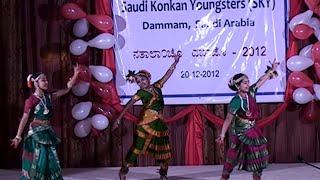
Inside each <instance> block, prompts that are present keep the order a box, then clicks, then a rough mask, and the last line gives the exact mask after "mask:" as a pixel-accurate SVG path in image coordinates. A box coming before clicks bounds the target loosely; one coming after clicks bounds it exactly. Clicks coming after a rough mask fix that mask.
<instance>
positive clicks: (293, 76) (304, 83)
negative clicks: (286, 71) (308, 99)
mask: <svg viewBox="0 0 320 180" xmlns="http://www.w3.org/2000/svg"><path fill="white" fill-rule="evenodd" d="M288 80H289V82H290V83H291V84H292V85H293V86H294V87H312V86H313V84H314V82H313V81H312V80H311V79H310V78H309V77H308V76H307V75H305V74H304V73H303V72H299V71H294V72H291V73H290V75H289V78H288Z"/></svg>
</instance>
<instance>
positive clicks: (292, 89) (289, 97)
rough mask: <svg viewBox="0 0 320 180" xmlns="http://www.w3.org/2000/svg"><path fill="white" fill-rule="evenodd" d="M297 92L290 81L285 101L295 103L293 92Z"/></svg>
mask: <svg viewBox="0 0 320 180" xmlns="http://www.w3.org/2000/svg"><path fill="white" fill-rule="evenodd" d="M294 90H295V88H294V87H293V85H292V84H291V83H290V82H289V81H288V83H287V87H286V92H285V97H284V98H285V101H286V102H288V103H293V102H294V101H293V98H292V95H293V91H294Z"/></svg>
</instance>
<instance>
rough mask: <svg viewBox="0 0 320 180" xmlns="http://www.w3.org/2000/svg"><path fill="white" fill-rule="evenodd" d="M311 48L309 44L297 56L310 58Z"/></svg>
mask: <svg viewBox="0 0 320 180" xmlns="http://www.w3.org/2000/svg"><path fill="white" fill-rule="evenodd" d="M312 46H313V44H309V45H307V46H305V47H304V48H302V49H301V50H300V52H299V55H300V56H303V57H308V58H311V57H312V54H311V49H312Z"/></svg>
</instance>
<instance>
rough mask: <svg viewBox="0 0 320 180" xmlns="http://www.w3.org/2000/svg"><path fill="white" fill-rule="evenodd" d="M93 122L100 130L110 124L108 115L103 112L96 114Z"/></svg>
mask: <svg viewBox="0 0 320 180" xmlns="http://www.w3.org/2000/svg"><path fill="white" fill-rule="evenodd" d="M91 124H92V126H93V127H94V128H96V129H98V130H104V129H106V128H107V127H108V125H109V120H108V118H107V117H106V116H104V115H102V114H96V115H94V116H92V120H91Z"/></svg>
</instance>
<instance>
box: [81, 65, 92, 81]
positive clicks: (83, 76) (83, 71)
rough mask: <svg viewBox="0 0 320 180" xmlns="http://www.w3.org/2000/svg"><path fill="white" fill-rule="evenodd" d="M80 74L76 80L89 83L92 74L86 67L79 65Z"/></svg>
mask: <svg viewBox="0 0 320 180" xmlns="http://www.w3.org/2000/svg"><path fill="white" fill-rule="evenodd" d="M80 69H81V72H80V73H79V75H78V79H79V80H82V81H86V82H91V80H92V79H91V78H92V74H91V71H90V69H89V68H88V67H87V66H83V65H81V67H80Z"/></svg>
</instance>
